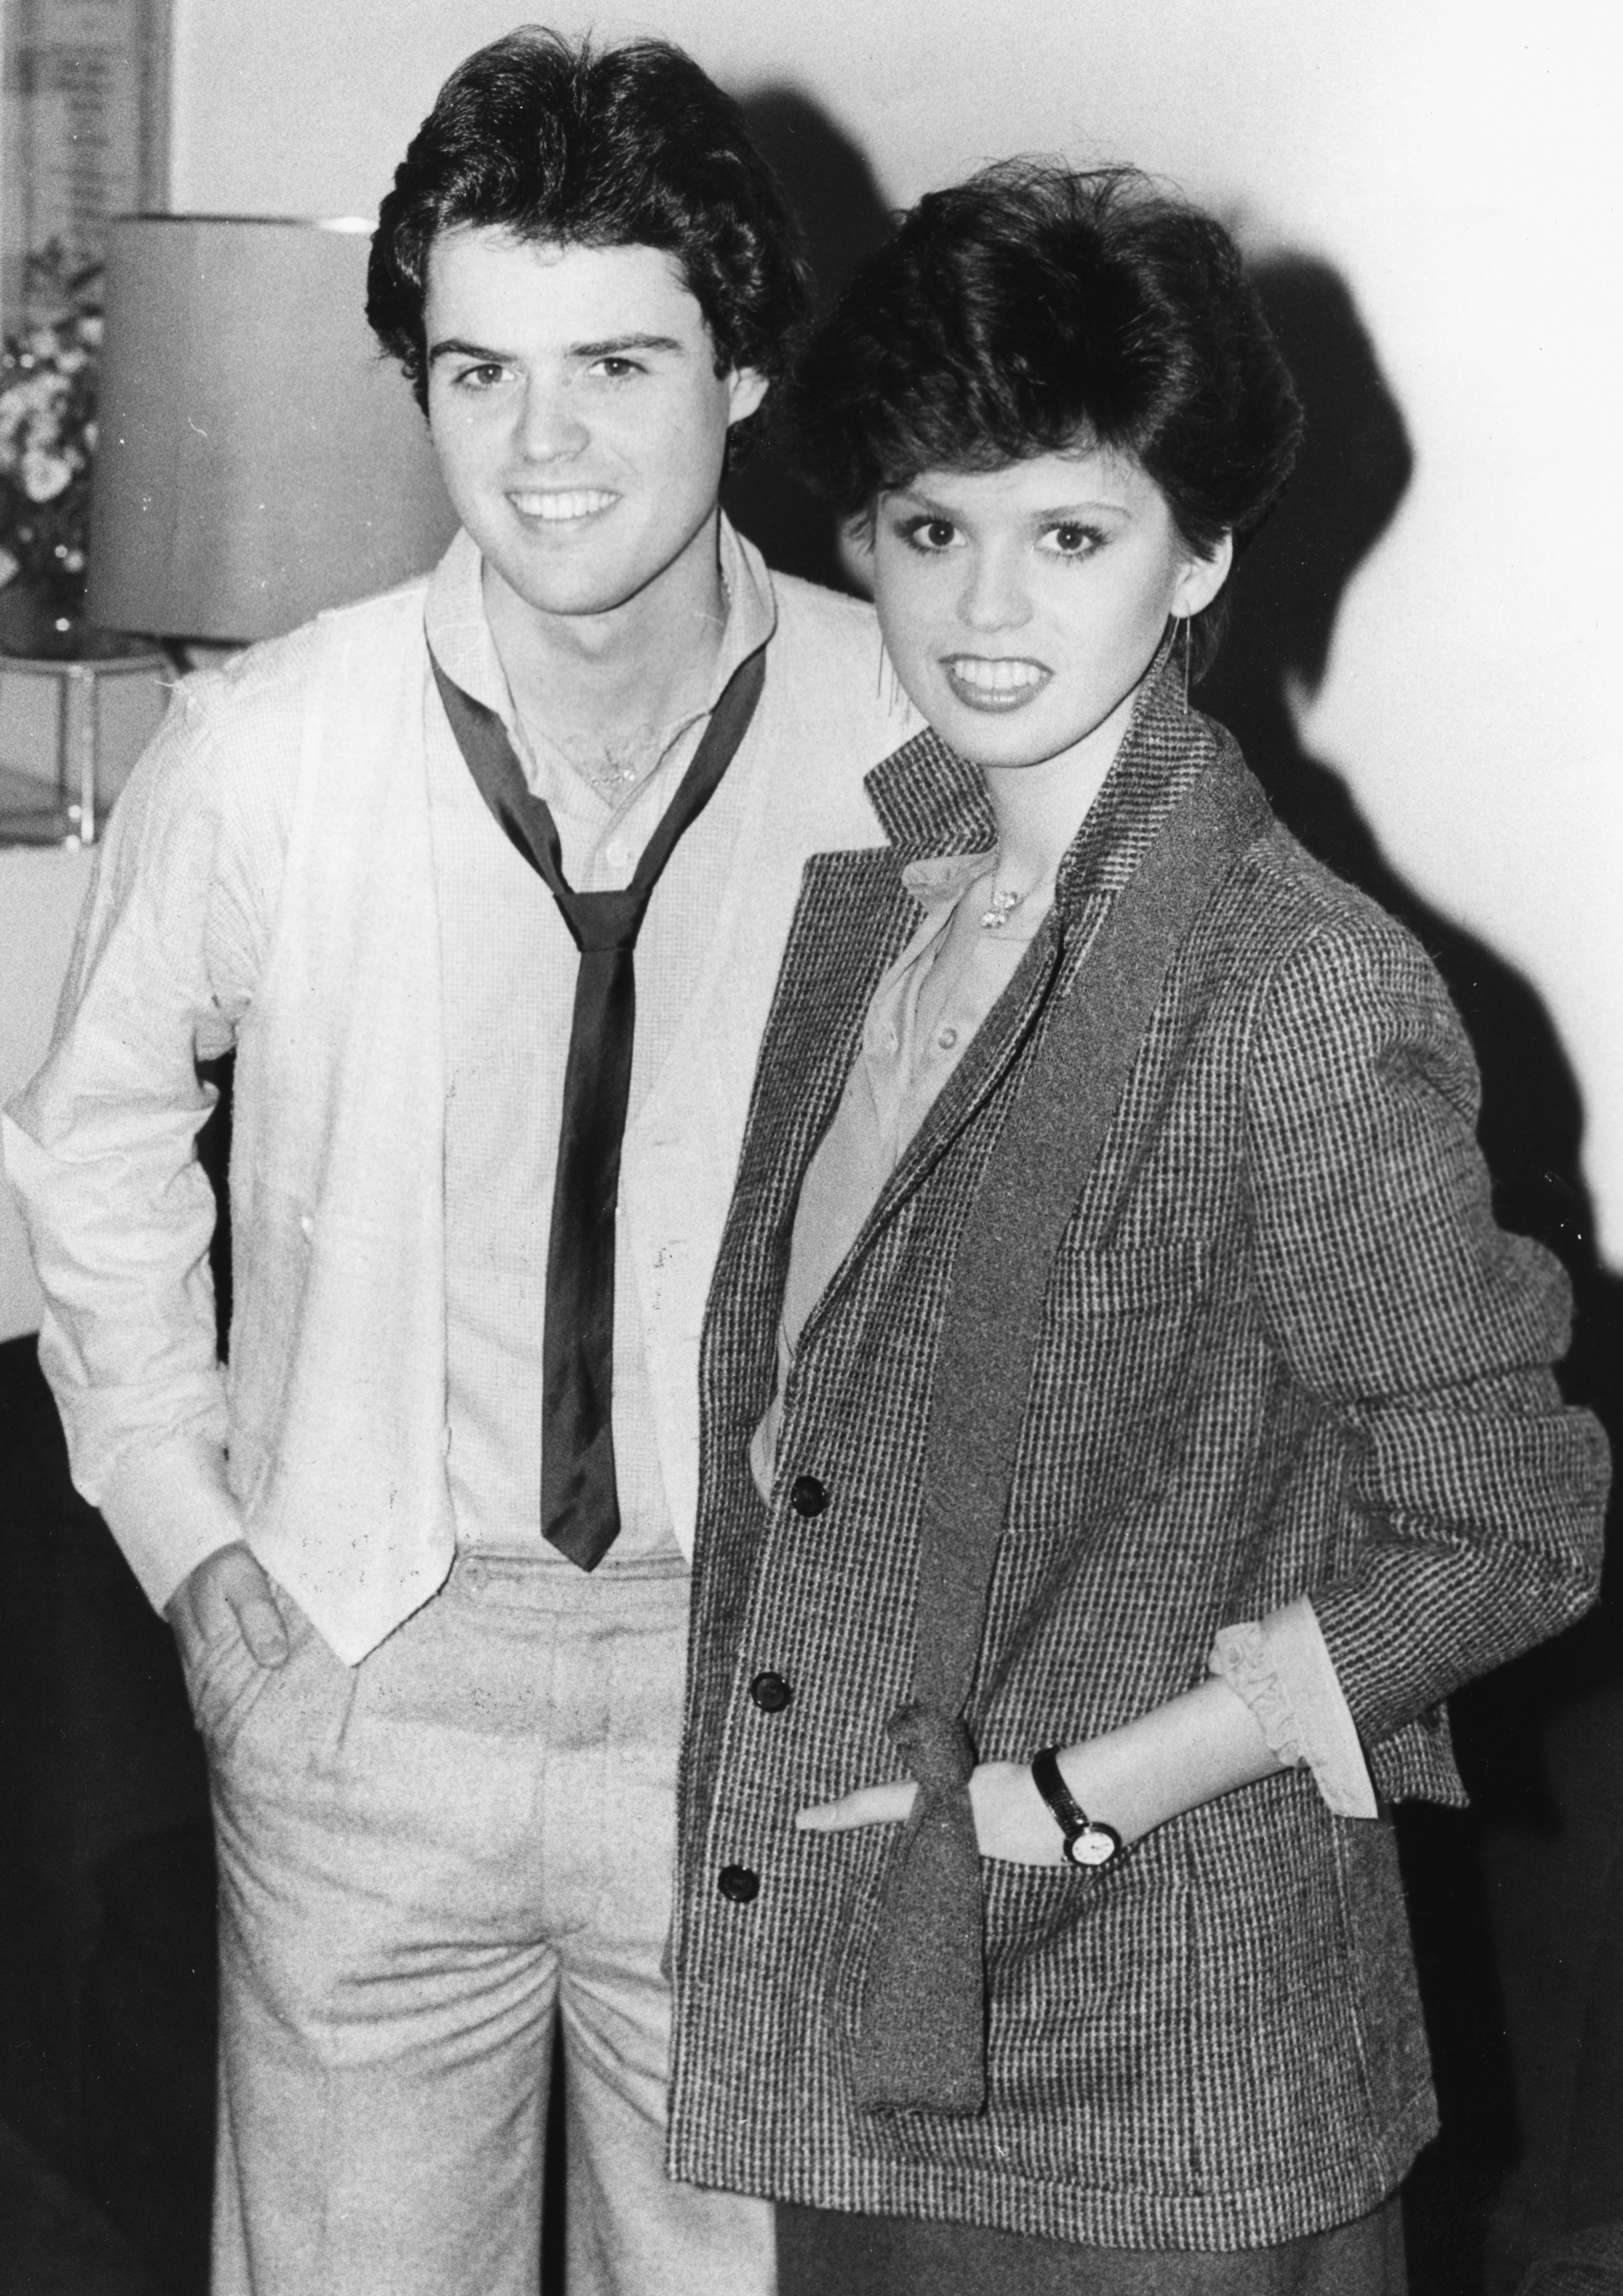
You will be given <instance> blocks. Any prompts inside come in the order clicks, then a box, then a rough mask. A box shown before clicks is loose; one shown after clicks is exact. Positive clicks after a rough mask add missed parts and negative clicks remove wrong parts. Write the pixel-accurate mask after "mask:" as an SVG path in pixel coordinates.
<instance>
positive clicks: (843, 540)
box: [839, 510, 874, 598]
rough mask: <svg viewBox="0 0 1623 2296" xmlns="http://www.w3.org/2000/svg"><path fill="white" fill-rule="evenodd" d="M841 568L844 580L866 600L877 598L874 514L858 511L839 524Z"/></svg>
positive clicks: (868, 511)
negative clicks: (852, 516) (875, 589)
mask: <svg viewBox="0 0 1623 2296" xmlns="http://www.w3.org/2000/svg"><path fill="white" fill-rule="evenodd" d="M839 545H840V567H841V570H842V571H843V572H844V576H845V579H846V580H847V581H848V582H849V583H850V584H851V586H852V587H853V589H855V590H860V591H861V594H862V595H863V596H864V597H865V598H871V597H872V596H873V594H874V514H873V512H872V511H870V510H864V511H859V512H857V515H856V516H855V517H854V518H844V519H842V520H841V521H840V534H839Z"/></svg>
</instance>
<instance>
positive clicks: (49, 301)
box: [0, 246, 102, 639]
mask: <svg viewBox="0 0 1623 2296" xmlns="http://www.w3.org/2000/svg"><path fill="white" fill-rule="evenodd" d="M101 285H102V270H101V266H100V265H99V264H90V265H83V264H79V263H75V262H71V261H70V260H69V258H67V257H66V256H65V255H64V253H63V251H62V249H61V248H60V247H58V246H52V247H50V248H48V249H47V250H45V252H43V253H41V254H36V255H30V256H29V259H28V271H27V290H26V307H27V309H28V310H29V314H30V317H29V323H28V324H26V325H25V326H23V327H21V328H20V329H18V331H17V332H15V333H12V334H8V335H7V336H6V337H5V340H4V347H3V348H0V596H3V595H4V593H5V591H6V590H7V589H8V588H10V587H12V586H15V587H16V589H18V590H21V591H26V592H27V593H29V594H31V597H32V603H33V604H34V605H35V607H36V608H37V610H38V618H39V619H40V620H41V622H42V623H43V625H44V627H45V629H46V631H47V632H50V633H54V635H56V636H57V637H58V638H59V639H60V638H64V637H66V638H70V637H71V635H72V634H73V632H74V630H75V628H76V627H77V624H78V620H79V618H80V615H81V613H82V611H83V603H84V595H85V564H86V550H87V542H88V539H89V528H90V465H91V461H92V458H93V456H94V455H95V404H96V364H97V354H98V352H99V350H100V348H101V341H102V305H101Z"/></svg>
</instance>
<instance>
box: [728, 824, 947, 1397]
mask: <svg viewBox="0 0 1623 2296" xmlns="http://www.w3.org/2000/svg"><path fill="white" fill-rule="evenodd" d="M918 919H919V905H918V903H917V902H916V901H915V900H914V899H913V898H912V896H911V895H910V893H909V892H908V891H907V890H906V888H905V887H904V886H903V885H902V881H901V878H900V875H899V873H898V870H897V865H896V859H895V856H894V854H892V853H890V852H887V851H886V850H884V849H877V850H874V851H869V852H845V853H820V854H817V855H815V856H814V857H813V858H812V859H811V860H810V861H809V862H808V863H807V864H806V872H805V879H804V882H803V889H802V892H801V898H800V901H799V904H798V906H797V907H796V909H795V919H794V922H793V924H792V925H791V927H790V932H789V943H788V947H787V951H786V953H785V956H784V965H783V973H782V977H781V980H780V982H779V993H778V999H777V1002H776V1004H775V1005H774V1006H773V1010H772V1017H771V1021H770V1025H769V1027H768V1030H767V1035H766V1038H765V1041H764V1043H763V1044H762V1053H761V1065H760V1069H759V1070H758V1072H757V1076H756V1081H755V1092H754V1101H753V1103H752V1104H751V1108H750V1113H749V1122H748V1127H747V1129H746V1134H745V1140H744V1151H743V1155H742V1158H741V1160H740V1162H739V1167H738V1179H737V1187H736V1189H735V1190H734V1193H733V1201H732V1209H731V1211H730V1213H729V1218H728V1224H727V1230H726V1234H725V1235H724V1237H723V1239H722V1244H721V1256H720V1259H719V1260H718V1262H717V1267H716V1277H715V1283H714V1285H713V1290H712V1294H711V1306H712V1324H711V1328H710V1329H709V1330H708V1331H707V1333H706V1336H705V1351H706V1356H707V1357H713V1359H714V1360H717V1361H720V1362H723V1363H725V1364H727V1365H728V1366H729V1372H730V1374H731V1379H730V1382H729V1385H730V1388H731V1393H732V1395H733V1397H734V1398H737V1408H738V1409H740V1410H741V1411H742V1413H743V1415H745V1417H746V1418H747V1419H748V1423H749V1424H750V1425H752V1426H753V1425H754V1421H755V1420H756V1419H758V1418H759V1417H760V1415H761V1413H762V1411H763V1410H764V1409H765V1407H766V1405H767V1402H768V1401H769V1399H770V1395H771V1386H772V1380H773V1377H774V1375H775V1367H776V1357H777V1333H778V1315H779V1306H780V1304H781V1301H782V1298H783V1287H784V1281H785V1278H786V1276H787V1271H788V1259H789V1242H790V1237H791V1235H792V1234H793V1230H794V1223H795V1207H796V1205H797V1203H798V1201H799V1199H800V1189H801V1183H802V1181H803V1179H804V1177H805V1172H806V1167H807V1165H808V1164H809V1163H810V1161H811V1156H812V1153H813V1152H814V1150H815V1149H816V1146H817V1144H818V1142H819V1141H820V1139H821V1138H822V1136H823V1134H824V1132H825V1131H826V1130H827V1129H828V1124H829V1122H830V1120H831V1119H832V1118H833V1115H834V1111H835V1110H836V1107H837V1106H838V1104H839V1099H840V1095H841V1093H842V1091H843V1090H844V1084H845V1078H846V1077H847V1075H848V1074H849V1072H850V1070H851V1065H852V1062H853V1061H854V1059H855V1058H856V1054H857V1049H858V1046H859V1045H860V1043H861V1032H862V1021H863V1017H864V1015H865V1014H866V1013H867V1011H868V1006H869V1000H870V999H871V997H872V996H873V992H874V989H875V988H876V987H877V983H878V981H879V980H880V978H881V976H882V975H883V973H884V972H885V969H886V966H887V965H888V964H892V963H893V962H894V959H895V958H896V957H897V956H898V955H900V953H901V951H902V948H903V947H905V946H906V943H907V939H908V937H909V935H910V933H911V931H913V928H914V926H915V925H916V924H917V922H918Z"/></svg>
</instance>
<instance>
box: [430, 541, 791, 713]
mask: <svg viewBox="0 0 1623 2296" xmlns="http://www.w3.org/2000/svg"><path fill="white" fill-rule="evenodd" d="M720 558H721V587H722V594H723V596H724V597H725V599H726V601H727V619H726V622H725V624H724V626H723V627H722V631H721V646H720V648H719V649H718V651H717V654H716V660H715V666H714V669H713V673H712V676H711V680H710V685H709V688H708V691H707V693H706V696H705V699H704V702H703V704H702V705H701V706H700V707H699V708H698V709H690V710H688V712H687V713H686V714H685V715H684V717H681V718H680V720H679V721H678V722H677V723H676V724H675V725H673V726H671V727H669V728H667V729H666V730H667V734H668V737H669V738H671V739H674V738H675V736H676V734H679V733H680V731H681V730H682V727H683V726H686V725H691V724H692V723H693V721H694V719H695V718H696V717H705V716H707V715H708V714H709V712H710V711H711V710H712V709H714V707H715V705H716V703H717V701H719V700H720V698H721V689H722V687H723V686H724V685H726V684H727V681H728V679H729V677H730V676H732V674H733V672H734V671H735V670H736V669H737V667H738V665H739V663H740V662H742V661H745V660H747V659H748V657H749V656H750V655H751V654H753V653H754V652H758V650H759V649H760V648H761V647H762V646H763V645H764V644H766V643H767V641H768V639H769V638H770V636H771V635H772V633H773V630H774V629H775V628H776V627H777V621H778V602H777V599H776V598H775V596H774V595H773V592H772V578H771V576H770V573H769V572H768V570H767V566H766V562H765V560H764V559H763V558H762V555H761V553H760V552H759V551H758V550H757V549H755V548H754V545H752V544H750V543H748V542H746V540H745V538H744V537H743V536H742V535H741V534H739V533H738V532H737V529H735V528H734V527H733V526H732V525H731V523H730V522H729V520H728V519H727V518H726V517H725V516H723V518H722V519H721V538H720ZM483 572H484V559H483V556H482V553H481V551H480V548H479V545H478V544H477V543H476V542H475V541H474V537H473V536H472V535H471V534H469V532H468V531H467V529H466V528H465V527H463V528H459V529H458V530H457V533H456V534H455V535H454V536H453V537H452V539H451V545H450V547H449V550H448V551H447V552H446V553H445V555H444V557H443V558H441V561H440V563H439V564H438V565H437V566H436V567H435V569H434V570H433V574H432V576H431V577H430V578H429V585H428V597H427V601H426V603H425V605H424V627H425V629H426V631H427V635H428V643H429V646H430V649H431V651H432V652H433V656H434V659H435V660H436V661H438V663H439V664H440V667H441V669H443V670H444V672H445V674H446V676H448V677H449V678H451V679H453V680H454V681H455V682H456V684H457V685H459V686H461V688H462V690H463V692H464V693H471V694H472V695H473V697H474V701H482V702H483V703H484V705H485V707H486V708H487V709H494V710H495V711H496V713H497V715H498V717H500V719H501V721H502V723H503V725H504V726H506V727H507V732H508V734H510V735H511V734H516V732H517V731H518V726H517V722H516V718H515V713H514V709H513V698H512V696H511V694H510V693H508V691H507V677H506V675H505V674H504V672H503V669H502V666H501V658H500V656H499V655H498V652H497V651H496V641H495V639H494V638H493V637H492V636H491V635H490V623H489V621H488V620H487V619H486V618H485V611H484V591H483V582H482V577H483Z"/></svg>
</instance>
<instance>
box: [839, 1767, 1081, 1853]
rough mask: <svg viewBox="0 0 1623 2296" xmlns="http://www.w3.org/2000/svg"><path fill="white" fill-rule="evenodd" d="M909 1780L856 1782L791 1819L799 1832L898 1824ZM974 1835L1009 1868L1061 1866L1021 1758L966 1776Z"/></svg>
mask: <svg viewBox="0 0 1623 2296" xmlns="http://www.w3.org/2000/svg"><path fill="white" fill-rule="evenodd" d="M918 1791H919V1789H918V1787H917V1786H916V1785H915V1784H913V1782H912V1780H911V1779H910V1778H902V1779H899V1780H898V1781H897V1782H896V1783H895V1784H892V1785H883V1786H859V1787H858V1788H857V1789H856V1792H854V1793H848V1794H842V1795H841V1796H840V1799H839V1800H838V1801H824V1802H818V1803H817V1804H816V1805H815V1806H814V1807H813V1808H811V1809H803V1810H801V1811H799V1812H798V1813H797V1814H796V1816H795V1825H796V1827H797V1828H798V1829H799V1831H800V1832H801V1833H851V1832H852V1831H853V1829H854V1828H856V1827H857V1826H861V1825H900V1824H901V1823H902V1820H903V1819H904V1818H905V1817H906V1816H907V1814H908V1812H909V1811H910V1809H911V1808H912V1807H913V1796H914V1795H915V1794H916V1793H917V1792H918ZM969 1807H970V1808H971V1810H972V1811H973V1812H974V1814H975V1839H976V1843H977V1845H978V1847H979V1849H980V1853H981V1856H982V1857H1001V1858H1005V1859H1007V1860H1008V1862H1009V1864H1010V1865H1014V1866H1059V1865H1061V1864H1063V1862H1064V1858H1063V1851H1064V1849H1065V1837H1064V1835H1063V1834H1062V1833H1060V1831H1059V1826H1058V1825H1056V1824H1055V1822H1054V1816H1053V1812H1052V1811H1051V1810H1050V1808H1049V1806H1048V1804H1047V1803H1046V1802H1045V1801H1044V1800H1043V1799H1042V1795H1041V1794H1040V1793H1039V1792H1037V1788H1036V1784H1035V1782H1034V1779H1033V1777H1032V1774H1031V1771H1030V1769H1029V1768H1028V1767H1027V1766H1026V1764H1025V1763H1024V1762H983V1763H981V1765H980V1766H979V1767H978V1768H977V1769H976V1771H975V1773H974V1775H972V1776H971V1778H970V1780H969Z"/></svg>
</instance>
